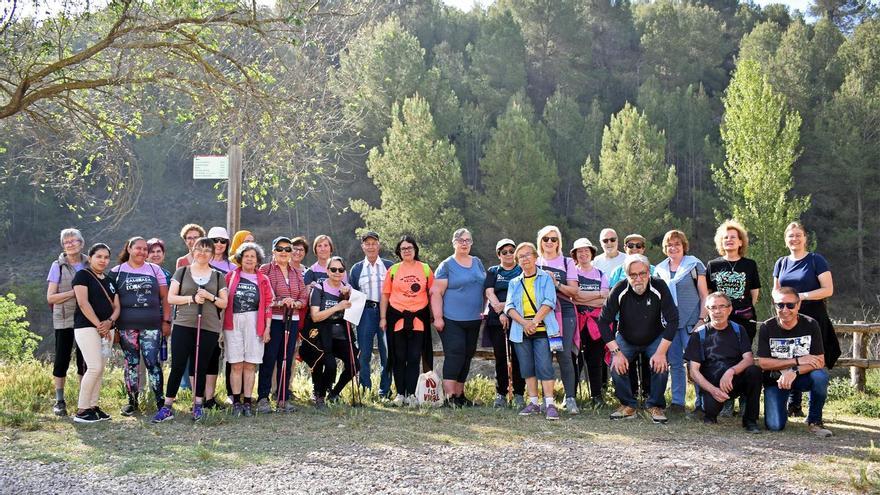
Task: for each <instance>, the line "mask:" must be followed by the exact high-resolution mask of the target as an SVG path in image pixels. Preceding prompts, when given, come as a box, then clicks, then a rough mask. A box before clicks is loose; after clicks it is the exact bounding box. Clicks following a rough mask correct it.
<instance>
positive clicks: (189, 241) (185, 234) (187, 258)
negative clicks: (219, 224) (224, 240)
mask: <svg viewBox="0 0 880 495" xmlns="http://www.w3.org/2000/svg"><path fill="white" fill-rule="evenodd" d="M202 237H205V229H204V228H202V226H201V225H198V224H195V223H188V224H186V225H184V226H183V228H182V229H180V238H181V239H183V242H184V243H186V254H185V255H183V256H181V257H180V258H177V263H175V264H174V268H175V269H177V268H180V267H182V266H187V265H191V264H192V262H193V257H192V248H193V246H195V244H196V241H197V240H199V239H200V238H202Z"/></svg>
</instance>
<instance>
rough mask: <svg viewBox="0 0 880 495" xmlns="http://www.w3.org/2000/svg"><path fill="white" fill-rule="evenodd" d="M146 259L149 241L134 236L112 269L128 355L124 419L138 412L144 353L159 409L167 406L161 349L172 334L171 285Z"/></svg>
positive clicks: (123, 347)
mask: <svg viewBox="0 0 880 495" xmlns="http://www.w3.org/2000/svg"><path fill="white" fill-rule="evenodd" d="M146 259H147V241H146V240H145V239H144V238H143V237H132V238H131V239H129V240H128V242H126V243H125V246H124V247H123V249H122V251H121V252H120V254H119V265H117V266H115V267H113V269H112V270H111V278H112V279H113V282H114V283H115V284H116V287H117V289H118V291H119V304H120V307H121V311H120V313H119V321H118V322H117V327H118V328H119V337H120V338H119V345H120V347H122V352H123V354H124V355H125V370H124V372H123V382H124V383H125V389H126V392H127V393H128V404H126V405H124V406H123V407H122V415H123V416H131V415H132V414H134V413H135V411H137V409H138V390H139V388H140V387H139V385H140V376H139V374H138V367H139V366H140V359H141V354H143V357H144V366H145V367H146V370H147V376H149V381H150V387H151V388H152V390H153V395H154V397H155V398H156V404H157V406H156V408H157V409H159V408H161V407H162V404H164V403H165V396H164V395H163V394H162V363H161V361H159V349H160V347H161V345H160V344H161V341H162V336H165V337H167V336H169V335H171V306H170V305H169V304H168V282H167V279H166V278H165V273H163V272H162V268H160V267H159V266H157V265H154V264H153V263H150V262H148V261H146Z"/></svg>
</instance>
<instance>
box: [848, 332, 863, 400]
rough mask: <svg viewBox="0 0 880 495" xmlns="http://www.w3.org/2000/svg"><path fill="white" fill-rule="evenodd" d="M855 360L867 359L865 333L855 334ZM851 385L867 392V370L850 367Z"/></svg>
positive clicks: (853, 350) (853, 348)
mask: <svg viewBox="0 0 880 495" xmlns="http://www.w3.org/2000/svg"><path fill="white" fill-rule="evenodd" d="M854 323H865V322H864V321H856V322H854ZM852 357H853V359H865V358H867V354H866V352H865V334H864V332H855V333H853V343H852ZM849 376H850V383H851V384H852V386H853V387H855V389H856V390H857V391H859V392H864V391H865V368H861V367H857V366H850V368H849Z"/></svg>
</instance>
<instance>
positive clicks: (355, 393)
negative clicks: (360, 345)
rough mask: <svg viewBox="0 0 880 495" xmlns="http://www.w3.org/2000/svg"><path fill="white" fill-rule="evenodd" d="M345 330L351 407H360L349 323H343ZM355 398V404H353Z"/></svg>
mask: <svg viewBox="0 0 880 495" xmlns="http://www.w3.org/2000/svg"><path fill="white" fill-rule="evenodd" d="M345 329H346V331H347V332H348V357H349V360H350V362H351V379H352V382H351V407H358V406H362V405H363V403H362V402H361V397H360V391H359V390H358V389H359V388H360V374H359V373H358V369H357V363H356V362H355V359H354V340H352V338H351V323H349V322H347V321H346V322H345ZM355 397H357V403H355Z"/></svg>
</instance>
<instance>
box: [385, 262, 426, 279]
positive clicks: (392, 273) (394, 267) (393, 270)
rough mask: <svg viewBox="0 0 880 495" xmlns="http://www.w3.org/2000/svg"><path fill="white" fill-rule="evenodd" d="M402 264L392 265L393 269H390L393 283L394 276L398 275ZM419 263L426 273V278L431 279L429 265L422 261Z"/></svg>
mask: <svg viewBox="0 0 880 495" xmlns="http://www.w3.org/2000/svg"><path fill="white" fill-rule="evenodd" d="M400 263H402V262H398V263H395V264H393V265H391V268H389V269H388V275H389V276H390V277H391V281H392V282H393V281H394V275H395V274H396V273H397V270H398V268H400ZM419 263H421V264H422V270H423V271H424V272H425V278H426V279H428V278H431V267H430V266H428V264H427V263H424V262H422V261H420V262H419Z"/></svg>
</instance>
